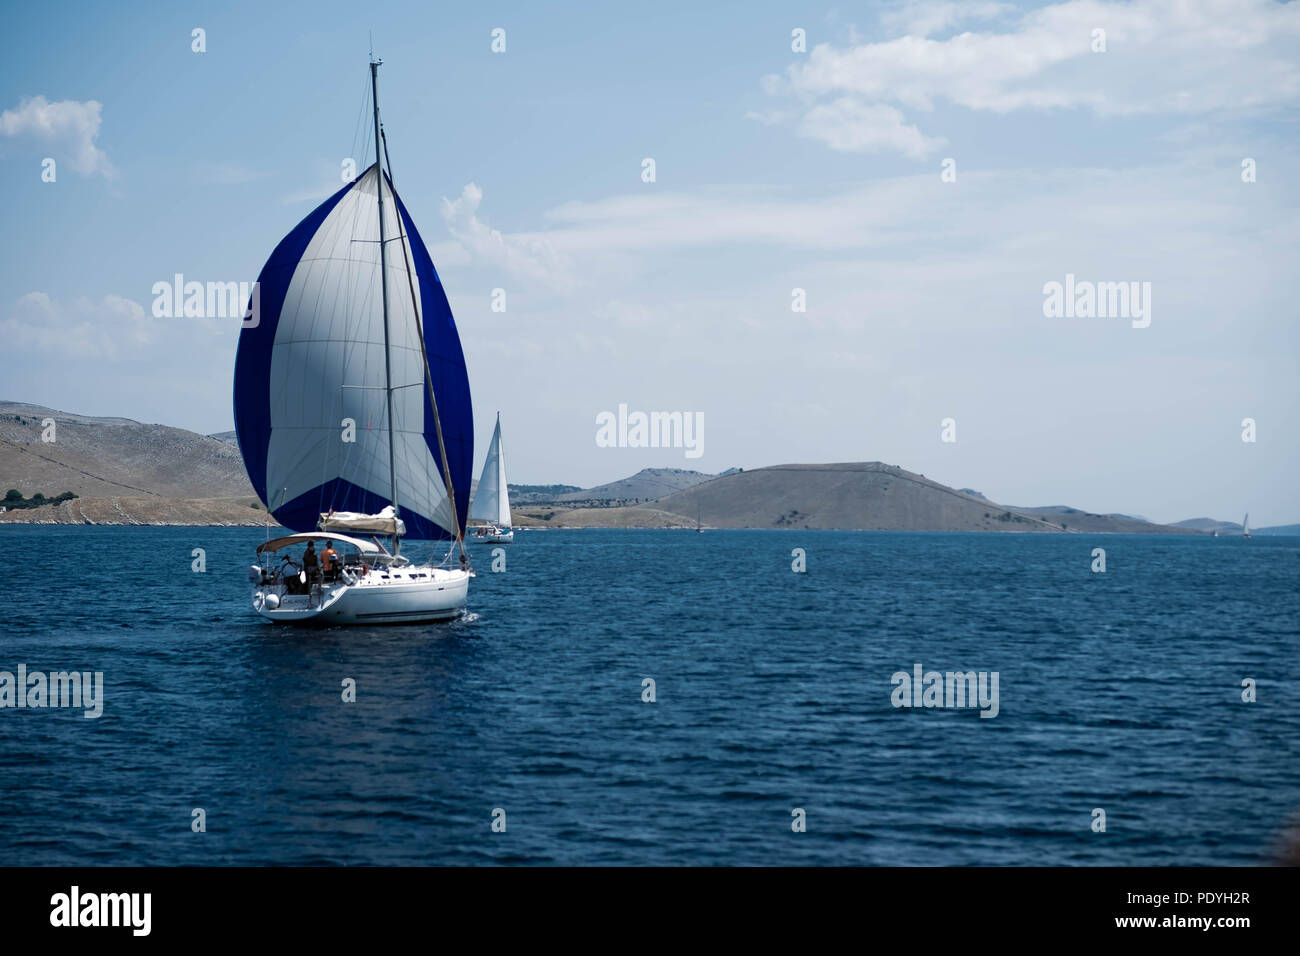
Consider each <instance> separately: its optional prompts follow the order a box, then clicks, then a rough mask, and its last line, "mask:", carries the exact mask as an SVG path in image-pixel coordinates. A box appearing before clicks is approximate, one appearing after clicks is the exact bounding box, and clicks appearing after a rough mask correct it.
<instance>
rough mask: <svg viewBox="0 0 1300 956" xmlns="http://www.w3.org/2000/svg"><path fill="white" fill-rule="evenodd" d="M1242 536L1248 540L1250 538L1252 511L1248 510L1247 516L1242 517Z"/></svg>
mask: <svg viewBox="0 0 1300 956" xmlns="http://www.w3.org/2000/svg"><path fill="white" fill-rule="evenodd" d="M1241 536H1242V537H1243V538H1245V539H1246V540H1247V541H1249V540H1250V512H1249V511H1247V512H1246V517H1244V518H1242V519H1241Z"/></svg>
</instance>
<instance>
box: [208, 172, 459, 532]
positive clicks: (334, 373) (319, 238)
mask: <svg viewBox="0 0 1300 956" xmlns="http://www.w3.org/2000/svg"><path fill="white" fill-rule="evenodd" d="M380 182H381V177H380V174H379V169H378V167H377V166H376V165H372V166H371V167H370V168H369V169H368V170H366V172H365V173H363V174H362V175H361V176H360V177H358V178H357V179H356V180H355V181H354V182H351V183H349V184H347V185H346V186H344V187H343V188H342V189H340V190H339V191H338V192H336V193H335V194H334V195H333V196H331V197H330V198H329V199H327V200H325V202H323V203H322V204H321V205H320V206H318V207H317V208H316V210H315V211H313V212H312V213H311V214H310V215H309V216H307V218H306V219H304V220H303V221H302V222H300V223H299V224H298V225H297V226H296V227H295V228H294V229H293V231H292V232H290V233H289V234H288V235H287V236H286V237H285V238H284V239H283V240H282V241H281V242H280V244H279V245H278V246H277V247H276V248H275V251H274V252H273V253H271V258H270V259H268V260H267V263H266V265H265V266H264V267H263V268H262V273H261V275H260V276H259V277H258V283H259V285H258V294H257V297H256V298H255V299H254V301H255V302H260V309H259V314H258V315H257V316H256V317H255V319H256V320H255V321H248V322H246V323H245V328H244V329H243V330H242V331H241V332H240V336H239V349H238V353H237V355H236V359H235V389H234V392H235V431H236V433H237V435H238V439H239V450H240V452H241V453H242V454H243V457H244V467H245V468H246V469H247V471H248V477H249V480H250V481H251V482H252V484H253V488H254V489H255V490H256V492H257V495H258V497H259V498H261V499H262V502H263V503H264V504H265V505H266V507H267V510H268V511H269V512H270V513H271V514H272V515H273V516H274V517H275V519H276V520H277V521H279V522H280V523H281V524H282V525H284V526H285V527H288V528H292V529H294V530H296V531H310V530H313V529H315V527H316V522H317V519H318V518H319V517H320V515H321V514H322V513H326V512H329V511H331V510H334V511H336V512H343V511H347V512H357V513H360V514H377V513H379V512H381V511H382V510H383V509H384V508H385V507H387V506H389V505H391V504H393V502H392V501H391V496H390V483H389V474H390V463H389V458H390V456H389V444H388V426H389V421H388V397H387V395H386V392H385V377H386V376H385V354H384V312H383V299H382V293H381V288H380V275H379V268H380V267H379V209H378V202H377V199H378V196H377V190H378V188H379V184H380ZM382 182H383V189H384V220H385V221H384V232H385V235H386V236H387V238H388V240H389V241H388V253H387V255H388V302H389V310H388V311H389V318H388V335H389V343H390V344H389V350H388V353H389V354H388V358H389V360H390V362H391V378H390V379H389V384H390V385H391V387H392V390H393V391H392V409H393V423H392V424H393V433H394V434H393V442H394V446H395V448H394V450H395V454H394V455H393V456H392V457H393V459H394V461H393V463H392V471H393V473H394V474H395V477H396V485H397V505H398V510H399V514H400V516H401V518H402V519H403V520H404V521H405V524H406V529H407V533H408V535H409V536H410V537H412V538H446V537H450V536H451V534H452V529H453V528H455V527H457V526H459V527H461V528H463V527H464V525H465V517H466V512H467V511H468V505H469V486H470V479H471V477H472V470H473V467H474V424H473V410H472V408H471V405H470V394H469V377H468V374H467V372H466V370H465V357H464V354H463V352H462V351H461V345H460V337H459V335H458V334H457V332H456V322H455V319H454V318H453V317H452V314H451V307H450V306H449V305H448V303H447V297H446V294H445V293H444V292H443V288H442V281H441V280H440V279H439V278H438V273H437V271H436V270H435V268H434V265H433V261H432V260H431V259H430V258H429V253H428V250H427V249H426V248H425V245H424V241H423V240H422V239H421V238H420V235H419V233H418V232H416V229H415V224H414V223H413V222H412V221H411V217H410V215H409V214H408V213H407V211H406V207H405V206H404V205H403V204H402V202H401V201H400V199H398V200H396V201H394V200H395V198H396V197H395V195H394V193H393V188H392V183H391V182H390V181H389V180H388V177H387V176H384V177H382ZM399 220H400V225H401V229H399V228H398V226H399ZM403 235H404V236H405V237H406V242H407V245H408V247H409V257H410V262H411V264H412V266H413V268H414V273H415V274H414V276H413V279H414V283H413V284H414V301H412V282H410V281H408V275H407V256H406V255H404V254H403V249H402V241H401V238H400V236H403ZM417 309H418V314H419V316H420V319H421V322H422V325H423V330H424V341H425V347H426V351H427V355H428V360H429V370H430V373H431V375H432V379H433V390H434V394H435V395H436V397H437V402H438V413H439V417H440V420H441V424H442V433H443V439H444V444H445V446H446V451H447V461H446V472H447V473H449V474H450V478H451V484H452V488H453V489H454V491H455V501H456V511H457V515H456V518H455V520H453V517H452V512H451V506H450V504H449V495H448V492H447V488H446V486H445V485H446V482H445V481H444V478H443V475H444V468H443V461H442V458H441V455H440V453H439V449H438V437H437V432H436V430H435V424H434V415H433V408H432V406H431V405H430V402H429V398H428V389H427V387H426V385H425V373H424V362H423V360H422V357H421V355H420V341H419V335H418V331H417V329H416V314H417Z"/></svg>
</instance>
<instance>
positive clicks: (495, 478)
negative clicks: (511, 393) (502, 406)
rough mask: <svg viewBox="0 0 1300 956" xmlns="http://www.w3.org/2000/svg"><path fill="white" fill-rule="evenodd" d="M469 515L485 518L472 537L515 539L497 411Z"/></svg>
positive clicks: (492, 539) (483, 539) (499, 414)
mask: <svg viewBox="0 0 1300 956" xmlns="http://www.w3.org/2000/svg"><path fill="white" fill-rule="evenodd" d="M469 516H470V518H472V519H473V520H475V521H486V522H487V524H486V525H485V526H483V527H480V528H477V529H475V531H474V538H475V540H478V541H489V542H497V543H501V544H506V543H509V542H511V541H513V540H515V532H514V528H513V527H512V526H511V518H510V488H509V486H508V485H507V484H506V455H505V451H504V450H503V449H502V447H501V413H500V412H497V424H496V428H494V429H493V430H492V443H491V444H490V445H488V453H487V458H486V459H485V460H484V462H483V473H482V474H481V475H480V476H479V479H478V488H477V489H475V491H474V504H473V505H472V506H471V507H470V510H469Z"/></svg>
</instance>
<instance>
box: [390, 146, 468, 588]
mask: <svg viewBox="0 0 1300 956" xmlns="http://www.w3.org/2000/svg"><path fill="white" fill-rule="evenodd" d="M379 137H380V139H382V140H383V143H384V158H385V159H386V160H387V165H388V183H389V186H391V187H392V190H393V207H394V210H393V211H394V212H395V213H396V215H397V219H398V228H399V231H401V232H403V233H404V232H405V230H403V229H401V226H402V222H401V218H402V214H401V213H402V210H401V206H399V205H398V202H399V199H398V196H397V187H396V186H395V185H393V157H392V156H390V155H389V153H388V134H387V133H386V132H384V128H383V127H382V126H380V127H379ZM377 172H379V173H380V182H379V189H380V192H381V193H382V192H383V188H384V184H383V173H382V171H380V170H377ZM402 264H403V265H404V266H405V267H406V282H407V285H408V287H409V288H410V290H411V308H412V309H413V310H414V312H415V331H416V333H417V334H418V335H419V336H420V358H422V359H423V360H424V381H425V383H426V384H427V385H428V386H429V404H430V406H431V407H432V408H433V425H434V428H435V429H436V430H437V432H438V451H439V453H440V454H441V455H442V477H443V482H444V483H445V484H446V486H447V503H448V504H449V505H450V506H451V507H450V511H451V523H452V533H453V534H454V535H455V539H456V543H457V544H458V545H460V563H461V566H462V567H464V566H467V565H468V564H469V557H468V555H466V553H465V534H464V532H463V531H462V530H461V527H460V515H459V513H458V512H457V511H456V488H455V486H454V485H453V484H452V481H451V467H450V466H449V465H448V464H447V447H446V445H445V444H444V443H443V440H442V420H441V419H440V418H439V417H438V399H437V397H436V396H435V395H434V394H433V371H432V370H431V369H430V368H429V350H428V348H427V347H426V346H425V344H424V323H423V321H422V320H421V318H420V305H419V302H418V301H417V300H416V298H415V280H414V279H413V278H411V273H412V271H413V270H412V268H411V261H410V256H409V250H408V249H407V247H406V236H405V235H404V234H403V236H402Z"/></svg>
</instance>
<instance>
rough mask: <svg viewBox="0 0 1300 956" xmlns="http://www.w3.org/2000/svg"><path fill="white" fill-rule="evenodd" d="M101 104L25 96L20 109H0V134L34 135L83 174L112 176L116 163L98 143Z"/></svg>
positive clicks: (57, 159) (56, 158)
mask: <svg viewBox="0 0 1300 956" xmlns="http://www.w3.org/2000/svg"><path fill="white" fill-rule="evenodd" d="M102 109H103V106H102V104H100V103H98V102H96V101H95V100H87V101H86V102H85V103H79V102H77V101H76V100H60V101H59V102H57V103H51V102H50V101H49V100H47V99H46V98H45V97H43V96H34V97H32V98H30V99H24V100H22V101H21V102H20V103H19V104H18V108H17V109H12V110H5V111H4V112H3V113H0V135H4V136H15V137H26V138H30V139H34V140H36V141H37V142H39V143H41V144H42V145H43V146H44V147H46V148H48V149H50V150H51V151H52V152H53V153H54V159H55V160H56V161H59V162H66V163H67V165H68V166H70V167H71V168H72V169H73V170H74V171H76V172H78V173H81V174H82V175H83V176H91V175H94V174H95V173H99V174H100V175H102V176H104V177H106V178H111V177H112V176H113V172H114V170H113V164H112V163H110V162H109V161H108V156H107V155H106V154H105V153H104V151H103V150H102V149H100V148H99V147H98V146H96V145H95V140H96V139H97V138H98V137H99V126H100V111H101V110H102Z"/></svg>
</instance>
